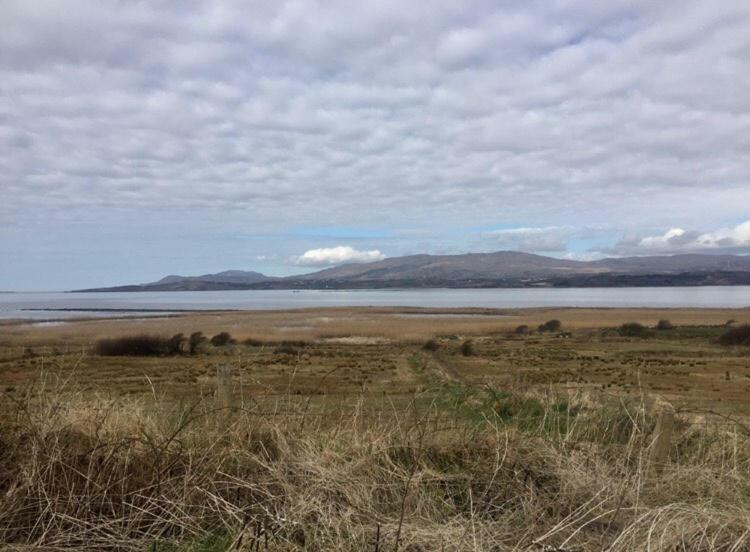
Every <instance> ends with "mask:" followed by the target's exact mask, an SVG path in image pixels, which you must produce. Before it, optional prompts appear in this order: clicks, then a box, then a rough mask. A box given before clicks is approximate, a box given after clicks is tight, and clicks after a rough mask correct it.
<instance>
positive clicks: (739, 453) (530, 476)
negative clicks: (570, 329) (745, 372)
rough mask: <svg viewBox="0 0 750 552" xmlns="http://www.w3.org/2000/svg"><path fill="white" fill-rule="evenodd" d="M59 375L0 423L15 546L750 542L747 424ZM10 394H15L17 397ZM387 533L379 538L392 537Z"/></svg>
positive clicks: (712, 545)
mask: <svg viewBox="0 0 750 552" xmlns="http://www.w3.org/2000/svg"><path fill="white" fill-rule="evenodd" d="M72 380H73V378H69V379H68V380H64V381H63V380H59V379H57V378H55V377H54V376H44V375H43V376H42V377H40V379H39V380H37V381H36V382H35V383H34V385H33V386H30V387H29V388H27V389H26V390H25V392H24V393H22V394H17V395H16V398H14V399H12V400H8V401H5V400H4V401H3V402H2V404H3V410H2V416H1V417H0V424H1V426H0V429H1V430H2V431H1V432H0V440H1V442H0V543H5V544H7V545H10V544H13V545H19V546H20V545H26V546H30V547H31V548H34V547H37V548H39V549H42V548H45V547H46V549H55V550H61V549H66V550H70V549H76V550H134V551H135V550H141V551H143V550H163V551H166V550H169V551H172V550H175V551H177V550H181V551H187V550H193V551H198V550H201V551H212V552H214V551H219V550H245V551H250V550H277V551H282V550H283V551H287V550H288V551H291V550H320V551H323V550H333V551H355V550H357V551H358V550H376V549H379V550H383V551H384V550H389V551H390V550H412V551H416V550H467V551H468V550H472V551H474V550H488V551H489V550H541V549H545V547H546V549H548V550H553V549H554V550H585V551H588V550H591V551H594V550H605V549H606V550H611V551H632V550H664V551H666V550H696V551H698V550H701V551H703V550H726V551H729V550H746V549H748V547H750V541H749V540H748V530H747V527H748V526H750V476H749V475H748V474H749V473H750V472H748V468H750V443H748V440H747V439H746V435H747V433H746V429H745V427H744V426H743V425H741V424H736V423H732V424H729V423H727V422H726V420H725V421H724V423H720V424H719V423H716V424H714V423H708V421H707V419H705V418H704V419H697V418H695V417H694V416H693V417H691V418H688V417H687V416H681V417H679V418H678V423H677V425H676V428H675V432H674V436H673V440H672V444H671V447H670V448H669V451H668V456H669V465H668V466H667V468H666V469H665V470H663V471H662V472H660V473H659V475H658V476H657V475H654V473H653V471H652V470H650V469H649V461H648V458H649V450H650V447H651V446H652V442H653V438H654V435H653V432H654V424H655V421H654V415H653V413H652V412H651V410H650V409H649V407H647V401H638V402H634V401H630V402H623V401H618V400H607V399H606V397H603V396H593V395H587V394H582V393H577V394H573V395H570V394H562V395H560V394H552V393H544V394H540V393H537V394H528V393H526V392H523V391H522V390H520V389H519V390H514V389H509V390H498V389H492V388H486V387H485V388H483V387H478V386H472V385H468V384H465V383H460V382H439V381H436V382H433V384H431V385H428V386H427V387H426V388H425V389H424V390H423V391H422V392H419V393H415V394H413V395H410V396H409V395H407V396H404V397H403V399H402V400H400V401H399V402H394V400H395V399H393V398H389V399H388V400H380V401H375V400H373V399H372V398H371V397H368V396H367V395H365V394H362V395H360V396H359V397H356V396H355V397H353V401H349V402H345V401H338V402H336V401H334V402H330V401H324V402H320V403H316V402H311V401H310V399H309V398H306V397H299V396H288V397H276V398H274V399H273V400H269V401H264V400H260V399H258V400H242V399H239V400H237V401H236V402H235V403H234V404H233V405H232V407H231V408H219V407H218V404H217V402H216V401H215V400H214V399H213V398H212V397H203V398H197V399H196V400H195V401H193V402H185V403H174V402H170V401H168V400H165V398H164V397H161V396H160V395H159V394H158V393H157V392H156V391H154V394H153V396H152V397H151V398H150V399H149V398H145V397H141V398H124V397H110V396H105V395H95V394H92V393H91V392H90V391H87V390H86V389H84V388H83V387H79V386H76V385H72V384H71V383H70V382H71V381H72ZM3 398H5V397H3ZM376 547H377V548H376Z"/></svg>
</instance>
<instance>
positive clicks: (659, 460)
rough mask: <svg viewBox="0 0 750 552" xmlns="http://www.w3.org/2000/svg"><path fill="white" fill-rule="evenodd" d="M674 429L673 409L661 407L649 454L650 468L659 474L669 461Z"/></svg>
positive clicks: (665, 406) (669, 406)
mask: <svg viewBox="0 0 750 552" xmlns="http://www.w3.org/2000/svg"><path fill="white" fill-rule="evenodd" d="M673 429H674V408H672V406H671V405H662V407H661V409H660V410H659V417H658V418H657V419H656V428H654V439H653V441H652V443H651V454H650V458H649V465H650V468H651V469H652V470H653V471H654V473H656V474H659V473H660V472H661V471H662V469H664V466H665V465H666V463H667V462H668V461H669V449H670V447H671V442H672V431H673Z"/></svg>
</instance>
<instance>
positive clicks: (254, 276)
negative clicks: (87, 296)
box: [80, 270, 276, 292]
mask: <svg viewBox="0 0 750 552" xmlns="http://www.w3.org/2000/svg"><path fill="white" fill-rule="evenodd" d="M275 279H276V278H273V277H270V276H266V275H265V274H261V273H260V272H254V271H245V270H225V271H224V272H218V273H216V274H203V275H201V276H178V275H175V274H171V275H169V276H165V277H164V278H162V279H161V280H159V281H157V282H152V283H148V284H131V285H125V286H115V287H109V288H93V289H84V290H80V291H90V292H95V291H212V290H213V291H217V290H222V289H227V290H228V289H248V286H252V285H253V284H257V283H259V282H270V281H273V280H275Z"/></svg>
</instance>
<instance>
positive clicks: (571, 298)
mask: <svg viewBox="0 0 750 552" xmlns="http://www.w3.org/2000/svg"><path fill="white" fill-rule="evenodd" d="M342 306H410V307H497V308H513V307H515V308H522V307H656V308H671V307H750V286H716V287H709V286H706V287H672V288H643V287H639V288H569V289H545V288H540V289H419V290H414V289H409V290H362V291H339V290H337V291H321V290H305V291H291V290H249V291H201V292H195V291H185V292H143V293H7V294H5V293H3V294H0V318H6V319H7V318H32V319H37V320H44V319H56V318H74V317H81V316H86V317H90V316H123V315H124V314H126V315H132V316H144V315H147V314H163V313H154V312H148V311H149V310H154V309H158V310H162V311H172V312H176V311H180V310H203V309H207V310H211V309H239V310H253V309H293V308H305V307H342ZM26 309H50V310H26ZM51 309H83V310H85V309H92V310H91V311H88V312H83V311H80V310H79V311H75V312H70V311H69V312H65V311H62V312H55V311H54V310H51ZM96 309H114V310H117V309H124V310H126V311H127V312H113V311H110V312H96ZM144 311H146V312H144Z"/></svg>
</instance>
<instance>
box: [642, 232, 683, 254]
mask: <svg viewBox="0 0 750 552" xmlns="http://www.w3.org/2000/svg"><path fill="white" fill-rule="evenodd" d="M683 236H685V231H684V230H683V229H682V228H670V229H669V230H667V231H666V232H665V233H664V234H663V235H661V236H648V237H646V238H642V239H641V241H640V242H638V246H639V247H643V248H646V249H669V248H673V247H675V246H676V245H678V244H679V242H680V241H681V238H682V237H683Z"/></svg>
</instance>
